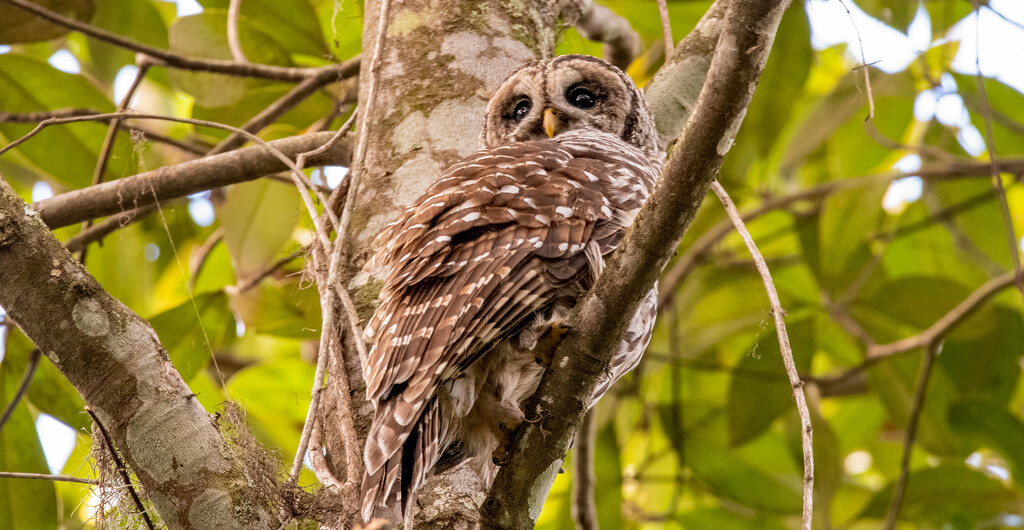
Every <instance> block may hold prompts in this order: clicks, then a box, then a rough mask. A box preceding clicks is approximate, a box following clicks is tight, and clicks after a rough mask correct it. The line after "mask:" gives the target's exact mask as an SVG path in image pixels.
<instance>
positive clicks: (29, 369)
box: [0, 348, 42, 431]
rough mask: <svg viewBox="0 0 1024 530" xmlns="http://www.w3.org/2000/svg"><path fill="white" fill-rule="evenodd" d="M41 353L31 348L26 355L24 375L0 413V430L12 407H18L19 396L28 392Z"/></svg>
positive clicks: (12, 409)
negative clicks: (26, 361)
mask: <svg viewBox="0 0 1024 530" xmlns="http://www.w3.org/2000/svg"><path fill="white" fill-rule="evenodd" d="M41 355H42V354H41V353H40V352H39V349H38V348H32V352H31V353H29V355H28V366H26V367H25V375H23V376H22V377H21V383H19V384H18V389H17V390H15V391H14V396H12V397H11V401H10V402H9V403H7V407H5V408H4V412H3V414H0V431H2V430H3V428H4V425H6V424H7V420H9V419H11V415H12V414H14V409H16V408H18V403H20V402H21V398H22V397H24V396H25V392H28V387H29V386H30V385H31V384H32V377H33V376H35V375H36V368H37V367H38V366H39V357H40V356H41Z"/></svg>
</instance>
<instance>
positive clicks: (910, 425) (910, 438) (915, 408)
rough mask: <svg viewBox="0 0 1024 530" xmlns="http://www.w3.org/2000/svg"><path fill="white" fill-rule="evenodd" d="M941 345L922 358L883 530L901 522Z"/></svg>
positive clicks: (928, 348) (894, 526) (930, 349)
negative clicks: (911, 463) (919, 431)
mask: <svg viewBox="0 0 1024 530" xmlns="http://www.w3.org/2000/svg"><path fill="white" fill-rule="evenodd" d="M940 349H941V344H940V343H939V342H933V343H930V344H928V347H927V348H926V349H925V352H924V356H923V357H921V367H920V370H919V371H918V374H917V388H916V389H915V390H914V402H913V403H912V404H911V406H910V416H909V418H908V420H907V431H906V433H905V435H904V438H903V456H902V457H901V458H900V478H899V480H897V481H896V485H895V486H894V487H893V491H892V502H890V503H889V509H888V511H887V512H886V514H885V524H884V525H883V526H882V528H885V529H886V530H892V529H893V528H896V521H898V520H899V516H900V509H901V508H902V507H903V496H904V494H905V493H906V491H907V484H908V483H909V481H910V454H911V453H912V452H913V450H914V441H915V440H917V427H918V425H920V423H921V412H922V411H924V399H925V396H927V395H928V381H929V380H930V379H931V375H932V366H933V365H934V363H935V357H936V356H938V354H939V350H940Z"/></svg>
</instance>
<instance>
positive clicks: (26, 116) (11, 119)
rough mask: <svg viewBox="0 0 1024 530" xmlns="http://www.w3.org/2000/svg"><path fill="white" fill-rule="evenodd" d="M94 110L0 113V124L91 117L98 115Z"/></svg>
mask: <svg viewBox="0 0 1024 530" xmlns="http://www.w3.org/2000/svg"><path fill="white" fill-rule="evenodd" d="M99 113H100V111H98V110H96V109H79V108H66V109H53V110H46V111H39V112H0V123H39V122H41V121H43V120H48V119H51V118H70V117H72V116H91V115H93V114H99Z"/></svg>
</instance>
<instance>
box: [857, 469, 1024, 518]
mask: <svg viewBox="0 0 1024 530" xmlns="http://www.w3.org/2000/svg"><path fill="white" fill-rule="evenodd" d="M908 478H909V482H908V486H907V490H906V494H905V495H904V497H903V509H902V510H901V511H900V520H903V521H911V522H919V523H929V524H931V525H935V526H942V525H943V524H945V523H948V522H949V521H953V520H957V519H959V518H961V517H966V518H967V519H968V520H975V521H981V520H985V519H989V518H991V517H995V516H996V515H998V514H1000V513H1020V512H1021V510H1024V502H1022V501H1021V499H1020V498H1019V497H1018V496H1017V495H1016V494H1014V493H1013V491H1011V490H1010V489H1008V488H1006V487H1005V486H1003V484H1001V483H1000V482H999V481H998V480H995V479H992V478H989V477H987V476H985V475H984V474H982V473H981V472H979V471H975V470H973V469H970V468H968V467H966V466H964V465H958V464H945V465H941V466H939V467H935V468H926V469H921V470H918V471H915V472H912V473H911V474H910V477H908ZM892 492H893V486H892V484H890V485H888V486H886V487H885V488H884V489H883V490H882V491H880V492H878V494H876V495H875V497H874V498H873V499H872V500H871V502H870V503H869V504H868V506H867V507H866V508H865V509H864V511H863V512H862V513H861V517H869V518H874V519H881V518H883V517H885V512H886V509H887V508H888V506H889V503H890V501H891V499H892Z"/></svg>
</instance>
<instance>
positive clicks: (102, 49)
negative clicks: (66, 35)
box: [86, 0, 168, 83]
mask: <svg viewBox="0 0 1024 530" xmlns="http://www.w3.org/2000/svg"><path fill="white" fill-rule="evenodd" d="M157 5H158V4H157V3H155V2H152V1H135V2H118V1H115V0H100V1H99V3H98V5H97V9H96V16H95V17H94V18H93V20H92V25H94V26H96V27H99V28H102V29H105V30H108V31H111V32H113V33H116V34H118V35H121V36H123V37H127V38H130V39H132V40H134V41H136V42H141V43H143V44H147V45H149V46H152V47H154V48H160V49H163V50H166V49H167V46H168V42H167V24H166V23H164V19H163V17H162V16H161V15H160V9H159V8H158V7H157ZM86 41H87V43H88V49H89V58H90V59H92V61H91V63H88V62H87V63H86V64H88V65H91V66H92V67H93V68H94V70H95V71H96V72H97V73H98V74H99V75H100V76H101V77H102V78H103V79H105V80H107V81H108V82H110V83H113V81H114V77H115V76H116V75H117V72H118V71H119V70H120V69H121V68H122V67H124V66H126V65H134V64H135V53H134V52H132V51H131V50H127V49H125V48H122V47H120V46H114V45H113V44H108V43H106V42H104V41H101V40H99V39H94V38H92V37H89V38H88V39H86ZM161 70H162V69H153V70H150V72H149V73H148V74H147V79H150V80H152V79H154V78H164V79H166V77H165V76H164V75H163V73H162V72H161ZM163 82H164V83H166V81H163Z"/></svg>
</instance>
